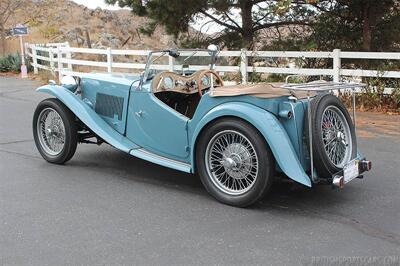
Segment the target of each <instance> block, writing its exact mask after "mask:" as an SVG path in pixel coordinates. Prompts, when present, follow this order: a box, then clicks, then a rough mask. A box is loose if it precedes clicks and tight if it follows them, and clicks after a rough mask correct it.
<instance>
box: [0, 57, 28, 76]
mask: <svg viewBox="0 0 400 266" xmlns="http://www.w3.org/2000/svg"><path fill="white" fill-rule="evenodd" d="M25 62H26V64H27V68H28V71H29V70H31V68H32V67H31V65H30V62H29V60H28V58H26V60H25ZM20 71H21V56H20V55H19V54H13V55H7V56H5V57H0V72H16V73H19V72H20Z"/></svg>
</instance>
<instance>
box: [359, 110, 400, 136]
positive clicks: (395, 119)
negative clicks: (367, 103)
mask: <svg viewBox="0 0 400 266" xmlns="http://www.w3.org/2000/svg"><path fill="white" fill-rule="evenodd" d="M356 120H357V134H358V136H360V137H375V136H379V135H385V136H389V137H396V138H398V137H400V115H387V114H382V113H374V112H358V113H357V118H356Z"/></svg>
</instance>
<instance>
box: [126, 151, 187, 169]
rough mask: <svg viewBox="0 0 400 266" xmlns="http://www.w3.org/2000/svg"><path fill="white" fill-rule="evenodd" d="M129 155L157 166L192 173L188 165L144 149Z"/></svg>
mask: <svg viewBox="0 0 400 266" xmlns="http://www.w3.org/2000/svg"><path fill="white" fill-rule="evenodd" d="M129 154H130V155H132V156H135V157H138V158H140V159H143V160H146V161H149V162H152V163H155V164H159V165H162V166H165V167H169V168H172V169H175V170H179V171H183V172H186V173H192V166H191V165H190V164H188V163H184V162H181V161H177V160H174V159H170V158H167V157H164V156H161V155H158V154H155V153H152V152H150V151H148V150H146V149H144V148H139V149H134V150H131V151H130V152H129Z"/></svg>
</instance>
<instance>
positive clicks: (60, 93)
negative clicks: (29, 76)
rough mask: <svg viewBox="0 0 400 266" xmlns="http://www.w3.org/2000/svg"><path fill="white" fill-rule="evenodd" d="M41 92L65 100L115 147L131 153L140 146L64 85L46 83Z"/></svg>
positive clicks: (85, 122) (70, 107) (95, 131)
mask: <svg viewBox="0 0 400 266" xmlns="http://www.w3.org/2000/svg"><path fill="white" fill-rule="evenodd" d="M37 91H39V92H43V93H47V94H50V95H52V96H54V97H56V98H57V99H59V100H60V101H61V102H63V103H64V104H65V105H66V106H67V107H68V108H69V109H70V110H71V111H72V112H73V113H74V114H75V115H76V116H77V117H78V118H79V119H80V120H81V121H82V123H84V124H85V125H86V126H87V127H88V128H90V129H91V130H92V131H93V132H94V133H96V134H97V135H98V136H99V137H101V138H102V139H103V140H104V141H106V142H107V143H109V144H110V145H112V146H114V147H115V148H117V149H119V150H122V151H124V152H127V153H129V152H130V151H131V150H132V149H138V148H140V147H139V146H138V145H137V144H135V143H134V142H132V141H130V140H129V139H127V138H126V137H125V136H123V135H121V134H120V133H118V132H117V131H116V130H115V129H114V128H112V127H111V126H110V125H109V124H108V123H107V122H106V121H105V120H104V119H103V118H102V117H101V116H99V115H98V114H97V113H96V112H95V111H94V110H93V109H92V108H91V107H90V105H89V104H88V103H86V102H84V101H82V100H81V98H80V97H79V96H77V95H76V94H74V93H72V92H71V91H69V90H67V89H66V88H64V87H62V86H57V85H46V86H43V87H40V88H38V89H37Z"/></svg>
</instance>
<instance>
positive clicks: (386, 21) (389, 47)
mask: <svg viewBox="0 0 400 266" xmlns="http://www.w3.org/2000/svg"><path fill="white" fill-rule="evenodd" d="M314 7H315V8H316V9H317V10H318V16H317V17H316V19H315V23H313V24H312V25H311V27H309V28H308V33H306V34H303V35H302V36H301V35H300V36H299V35H290V36H286V38H284V39H281V40H278V41H277V42H274V43H273V45H272V47H273V48H280V49H294V50H298V49H302V50H309V49H317V50H332V49H335V48H340V49H342V50H350V51H399V50H400V2H399V1H398V0H381V1H375V0H335V1H332V0H329V1H326V0H325V1H320V2H318V3H317V4H314Z"/></svg>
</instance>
